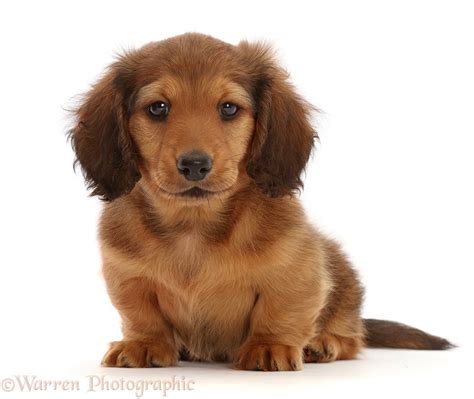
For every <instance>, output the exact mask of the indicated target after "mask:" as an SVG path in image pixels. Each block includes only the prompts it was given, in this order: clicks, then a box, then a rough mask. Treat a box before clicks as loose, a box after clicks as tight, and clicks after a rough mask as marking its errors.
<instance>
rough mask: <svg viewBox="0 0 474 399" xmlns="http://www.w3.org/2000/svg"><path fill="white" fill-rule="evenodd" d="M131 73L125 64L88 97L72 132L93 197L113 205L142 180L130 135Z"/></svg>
mask: <svg viewBox="0 0 474 399" xmlns="http://www.w3.org/2000/svg"><path fill="white" fill-rule="evenodd" d="M129 73H130V71H129V70H127V68H125V66H124V65H123V63H122V62H121V61H119V62H117V63H115V64H113V65H112V66H111V67H110V68H109V70H108V71H107V73H106V75H105V76H104V77H103V78H102V79H101V80H99V81H98V82H97V83H96V84H95V85H94V86H93V87H92V89H91V90H90V91H89V92H88V93H87V94H86V96H85V98H84V100H83V101H82V104H81V105H80V106H79V108H78V109H77V110H76V111H75V116H76V125H75V127H74V128H73V129H71V131H70V132H69V137H70V139H71V143H72V147H73V149H74V151H75V152H76V161H75V163H74V165H76V164H80V166H81V169H82V171H83V174H84V177H85V180H86V183H87V186H88V188H89V189H91V190H92V192H91V195H98V196H100V198H101V199H102V200H105V201H112V200H113V199H115V198H117V197H120V196H121V195H123V194H126V193H128V192H129V191H130V190H131V189H132V188H133V187H134V185H135V183H136V182H137V181H138V180H139V179H140V172H139V171H138V169H137V165H136V158H137V153H136V150H135V148H134V145H133V142H132V139H131V137H130V134H129V132H128V111H127V109H126V101H127V99H126V98H125V97H126V95H127V90H126V80H127V74H129Z"/></svg>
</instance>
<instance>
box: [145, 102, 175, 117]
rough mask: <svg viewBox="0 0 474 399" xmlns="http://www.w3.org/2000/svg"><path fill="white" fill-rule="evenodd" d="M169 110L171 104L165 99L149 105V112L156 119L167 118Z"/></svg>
mask: <svg viewBox="0 0 474 399" xmlns="http://www.w3.org/2000/svg"><path fill="white" fill-rule="evenodd" d="M169 111H170V106H169V104H167V103H165V102H164V101H157V102H155V103H153V104H150V105H149V106H148V113H149V114H150V115H151V116H152V117H153V118H156V119H165V118H166V116H167V115H168V112H169Z"/></svg>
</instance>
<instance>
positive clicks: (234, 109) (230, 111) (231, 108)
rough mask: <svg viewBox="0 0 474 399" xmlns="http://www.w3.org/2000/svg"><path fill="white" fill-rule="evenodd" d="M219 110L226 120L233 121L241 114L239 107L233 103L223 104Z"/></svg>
mask: <svg viewBox="0 0 474 399" xmlns="http://www.w3.org/2000/svg"><path fill="white" fill-rule="evenodd" d="M219 108H220V113H221V115H222V117H223V118H224V119H232V118H233V117H234V116H235V115H237V113H238V112H239V107H238V106H237V105H235V104H232V103H222V104H221V105H220V107H219Z"/></svg>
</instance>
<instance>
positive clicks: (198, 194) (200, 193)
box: [179, 187, 215, 198]
mask: <svg viewBox="0 0 474 399" xmlns="http://www.w3.org/2000/svg"><path fill="white" fill-rule="evenodd" d="M213 194H215V193H213V192H212V191H208V190H204V189H202V188H199V187H193V188H190V189H189V190H186V191H183V192H181V193H179V196H181V197H186V198H205V197H208V196H210V195H213Z"/></svg>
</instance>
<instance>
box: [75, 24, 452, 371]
mask: <svg viewBox="0 0 474 399" xmlns="http://www.w3.org/2000/svg"><path fill="white" fill-rule="evenodd" d="M311 111H312V107H311V106H310V105H309V104H308V103H307V102H305V101H304V100H303V99H302V98H301V97H300V96H298V94H297V93H295V90H294V88H293V87H292V86H291V84H290V83H289V82H288V80H287V74H286V73H285V71H284V70H282V69H281V68H280V67H279V66H278V65H277V64H276V63H275V61H274V60H273V58H272V54H271V51H270V50H269V48H267V47H266V46H264V45H261V44H252V43H248V42H245V41H244V42H241V43H240V44H239V45H237V46H233V45H230V44H227V43H224V42H221V41H219V40H216V39H214V38H212V37H209V36H204V35H201V34H194V33H193V34H185V35H182V36H178V37H174V38H171V39H168V40H164V41H161V42H156V43H150V44H148V45H146V46H144V47H143V48H141V49H139V50H136V51H130V52H127V53H126V54H124V55H123V56H121V57H120V58H119V59H118V60H117V61H116V62H115V63H114V64H112V65H111V66H110V67H109V68H108V70H107V71H106V73H105V75H104V76H103V77H102V78H101V79H100V80H99V82H97V83H96V84H95V85H94V86H93V88H92V89H91V90H90V92H89V93H87V95H86V96H85V98H84V99H83V101H82V104H81V105H80V106H79V107H78V109H77V110H76V111H75V117H76V123H75V127H74V128H73V129H72V130H71V131H70V139H71V141H72V145H73V148H74V150H75V152H76V155H77V161H76V162H78V163H79V164H80V166H81V168H82V171H83V174H84V177H85V180H86V182H87V184H88V187H89V188H90V189H91V190H92V195H97V196H99V197H100V198H101V199H102V200H104V208H103V213H102V217H101V221H100V229H99V237H100V243H101V252H102V257H103V275H104V277H105V281H106V283H107V289H108V293H109V295H110V298H111V300H112V302H113V304H114V306H115V307H116V308H117V309H118V311H119V313H120V315H121V318H122V322H123V340H122V341H119V342H113V343H112V344H111V346H110V349H109V351H108V352H107V353H106V355H105V357H104V359H103V361H102V364H103V365H104V366H111V367H166V366H173V365H176V364H177V362H178V361H179V360H180V359H191V360H206V361H232V362H234V364H235V367H236V368H238V369H244V370H265V371H277V370H300V369H301V368H302V366H303V362H330V361H333V360H338V359H353V358H355V357H356V356H357V354H358V353H359V351H360V350H361V348H362V347H363V346H364V345H365V346H372V347H392V348H413V349H446V348H449V347H450V346H451V344H450V343H449V342H448V341H446V340H444V339H442V338H439V337H435V336H432V335H429V334H426V333H424V332H422V331H420V330H417V329H414V328H411V327H408V326H405V325H402V324H398V323H395V322H389V321H380V320H364V319H362V318H361V305H362V297H363V289H362V287H361V284H360V282H359V279H358V276H357V273H356V272H355V271H354V269H353V268H352V266H351V265H350V263H349V262H348V260H347V259H346V257H345V255H344V254H343V252H342V251H341V249H340V248H339V245H338V244H337V243H335V242H333V241H331V240H329V239H328V238H326V237H324V236H323V235H321V234H320V233H319V232H318V231H317V230H316V229H315V228H314V227H312V226H311V224H310V223H309V222H308V220H307V219H306V216H305V214H304V211H303V209H302V207H301V204H300V202H299V200H298V199H297V198H296V196H295V193H297V191H298V190H299V189H301V188H302V181H301V177H300V175H301V173H302V171H303V169H304V167H305V165H306V163H307V161H308V158H309V156H310V154H311V151H312V148H313V143H314V140H315V138H316V137H317V135H316V132H315V130H314V129H313V127H312V126H311V123H310V114H311Z"/></svg>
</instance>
